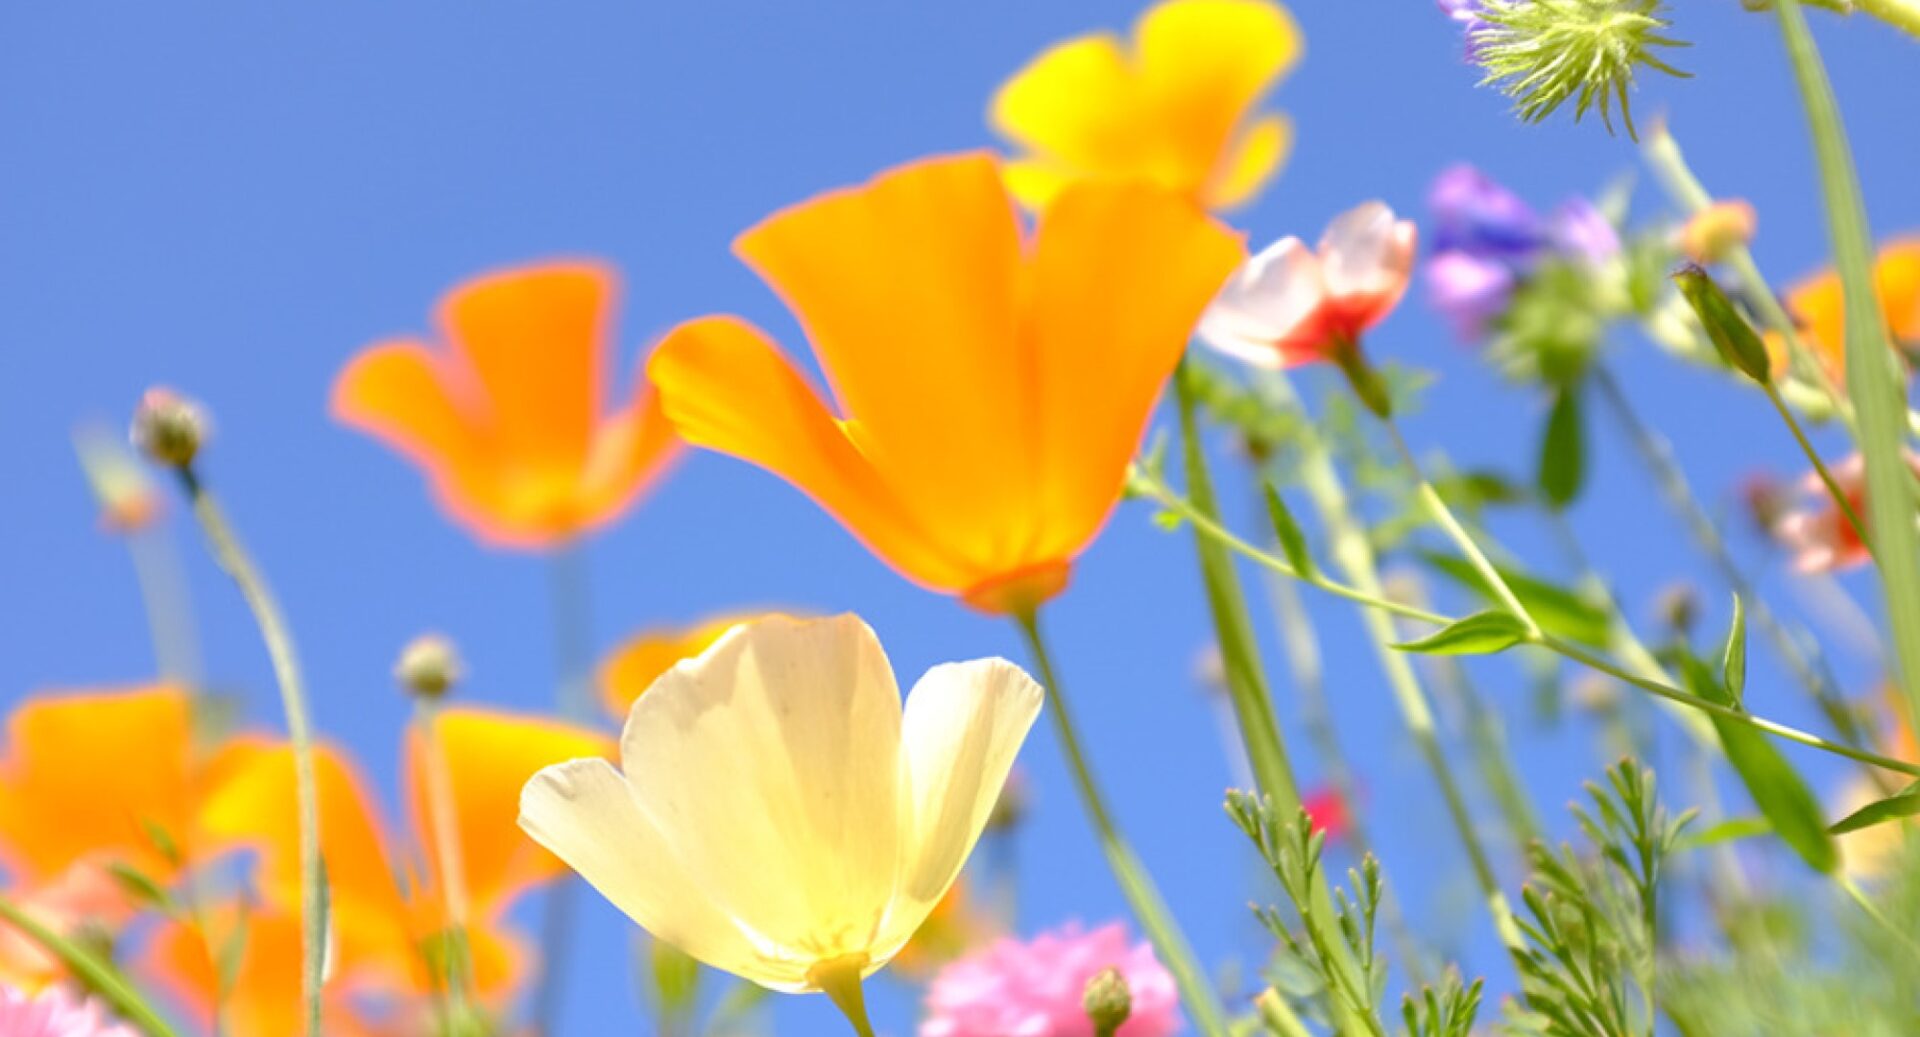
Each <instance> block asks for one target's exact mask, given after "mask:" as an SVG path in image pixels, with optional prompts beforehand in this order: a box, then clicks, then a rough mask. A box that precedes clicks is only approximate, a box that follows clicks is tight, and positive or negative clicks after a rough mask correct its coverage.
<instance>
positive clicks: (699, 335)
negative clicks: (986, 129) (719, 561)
mask: <svg viewBox="0 0 1920 1037" xmlns="http://www.w3.org/2000/svg"><path fill="white" fill-rule="evenodd" d="M734 250H735V252H736V253H737V254H738V255H739V256H740V257H741V258H742V259H744V260H745V261H746V262H747V264H748V265H750V266H752V267H753V268H754V270H755V271H756V272H758V273H759V274H760V276H761V277H762V278H763V279H765V280H766V281H767V282H768V283H770V284H771V285H772V286H773V287H774V289H775V290H776V291H778V292H779V293H780V294H781V296H782V297H783V298H784V299H785V301H786V302H787V305H788V306H789V307H790V308H791V309H792V310H793V311H794V312H795V313H796V314H798V316H799V318H800V322H801V325H802V326H803V327H804V328H805V330H806V332H807V337H808V340H809V342H810V343H811V345H812V347H813V350H814V354H815V355H816V356H817V357H818V359H819V361H820V366H821V367H822V368H823V369H824V370H825V373H826V377H827V380H828V381H829V382H830V383H831V384H832V386H833V389H834V395H835V397H836V399H837V401H838V404H839V411H840V413H839V414H838V415H836V414H835V413H834V412H833V411H832V410H830V409H829V408H828V406H827V405H826V404H825V403H824V402H823V401H822V400H821V399H820V397H819V396H818V395H816V394H815V392H814V390H813V389H812V388H810V387H809V386H808V385H807V382H806V379H805V378H804V377H803V376H802V375H801V374H800V373H799V372H798V371H797V370H795V368H794V366H793V364H792V363H791V362H790V361H788V360H787V359H786V358H784V357H782V356H781V354H780V352H779V350H778V349H777V348H776V347H775V346H774V344H773V343H772V341H771V340H769V339H768V338H767V336H766V335H765V333H763V332H761V331H760V330H759V329H758V328H756V327H754V326H753V325H751V324H748V323H746V322H745V321H743V320H740V319H739V318H736V317H726V316H710V317H703V318H700V319H697V320H693V321H690V322H688V323H685V324H682V325H680V326H679V327H677V328H675V329H673V330H672V331H671V332H669V333H668V334H667V336H666V338H665V339H664V340H663V341H662V342H661V343H660V344H659V346H657V347H656V348H655V349H654V352H653V358H652V360H651V362H650V363H649V364H648V373H649V376H650V377H651V378H652V379H653V382H654V384H655V385H657V386H658V387H659V389H660V393H661V397H662V401H663V404H664V406H665V408H666V411H667V415H668V417H669V418H670V419H671V420H672V421H673V423H674V426H675V427H676V429H677V430H678V431H679V433H680V435H681V436H682V437H684V438H685V439H686V440H687V441H688V442H691V443H694V444H697V445H699V446H703V447H706V448H708V449H711V450H717V451H720V452H721V453H726V454H731V455H733V456H735V457H739V458H741V459H743V460H747V461H751V462H753V463H754V464H757V465H759V466H761V467H763V468H766V469H768V470H769V471H772V472H773V473H775V474H777V475H779V476H781V477H782V478H784V479H786V480H787V481H788V482H790V483H793V484H794V485H796V486H798V487H799V488H800V489H802V490H804V491H805V492H806V493H808V494H809V495H810V496H812V497H813V498H814V500H816V501H817V502H819V503H820V504H821V505H822V506H823V507H825V508H826V509H827V510H828V511H829V512H831V513H833V515H834V516H835V517H836V518H838V519H839V520H840V522H841V523H842V524H843V525H845V526H847V527H848V528H849V529H850V530H852V531H853V533H854V534H855V535H856V536H858V537H859V538H860V539H861V540H862V541H863V542H865V544H866V545H867V547H868V548H869V549H871V550H872V551H873V552H874V553H875V554H877V555H879V556H880V557H881V558H882V559H883V560H885V561H886V562H887V563H888V564H890V565H892V566H893V567H894V568H895V569H898V570H899V571H900V572H901V573H903V574H904V575H906V576H907V577H908V578H909V579H912V580H914V581H916V582H918V583H920V584H922V585H924V586H927V587H931V588H934V589H937V590H941V591H945V592H949V593H955V594H959V595H961V596H962V597H963V598H964V599H965V600H966V601H967V602H968V603H969V604H972V605H974V606H975V607H978V608H981V609H984V610H987V611H993V612H1015V611H1019V610H1022V609H1026V608H1031V607H1034V606H1036V605H1038V604H1039V603H1040V602H1041V601H1044V600H1046V599H1047V598H1048V597H1051V596H1052V595H1053V594H1055V593H1057V592H1058V591H1059V590H1060V589H1061V588H1063V587H1064V586H1065V585H1066V581H1067V576H1068V571H1069V567H1070V564H1071V561H1072V559H1073V558H1074V557H1075V556H1076V555H1077V554H1078V553H1079V552H1080V551H1081V550H1082V549H1083V548H1085V547H1086V545H1087V544H1088V542H1089V541H1091V540H1092V539H1093V537H1094V535H1095V534H1096V533H1097V532H1098V531H1099V529H1100V526H1101V525H1102V523H1104V522H1105V520H1106V517H1107V514H1108V513H1109V512H1110V511H1111V510H1112V508H1113V505H1114V503H1115V502H1116V501H1117V500H1118V499H1119V495H1120V490H1121V486H1122V483H1123V481H1124V479H1125V476H1126V467H1127V463H1128V461H1129V460H1130V459H1131V458H1132V456H1133V452H1134V450H1135V449H1136V448H1137V447H1138V445H1139V442H1140V437H1141V434H1142V432H1143V431H1144V429H1145V426H1146V423H1147V418H1148V416H1149V414H1150V413H1151V411H1152V409H1153V405H1154V401H1155V400H1156V398H1157V397H1158V396H1159V393H1160V389H1161V386H1162V385H1163V383H1164V382H1165V381H1166V378H1167V376H1168V375H1169V374H1170V373H1171V372H1172V370H1173V367H1174V365H1175V363H1177V362H1178V360H1179V358H1180V355H1181V352H1182V351H1183V350H1184V348H1185V346H1186V341H1187V336H1188V334H1189V333H1190V332H1191V331H1192V329H1193V326H1194V323H1195V322H1196V321H1197V320H1198V319H1199V316H1200V313H1201V311H1202V310H1203V309H1204V308H1205V307H1206V304H1207V301H1208V300H1209V299H1210V298H1212V296H1213V293H1214V291H1215V290H1216V289H1218V288H1219V287H1220V285H1221V283H1222V282H1223V281H1225V280H1226V277H1227V275H1228V274H1229V273H1230V272H1232V270H1233V268H1234V267H1235V266H1236V265H1237V264H1238V262H1239V260H1240V258H1241V255H1242V249H1241V246H1240V242H1239V240H1238V239H1237V238H1236V237H1235V236H1234V235H1233V234H1231V233H1230V232H1228V231H1227V230H1226V229H1225V228H1224V227H1222V226H1220V225H1219V224H1218V223H1216V222H1214V221H1212V220H1211V219H1209V218H1207V217H1206V216H1205V215H1204V214H1202V213H1201V212H1199V211H1198V210H1196V209H1195V208H1193V206H1192V205H1191V204H1189V203H1188V202H1186V201H1185V200H1183V199H1181V198H1179V197H1177V196H1175V195H1172V194H1169V193H1167V192H1165V191H1163V190H1159V189H1157V188H1153V187H1150V186H1148V185H1145V184H1140V183H1122V182H1116V181H1097V182H1096V181H1088V182H1085V183H1081V184H1077V185H1075V186H1073V187H1071V188H1069V189H1067V190H1066V191H1064V192H1062V193H1061V194H1060V196H1059V197H1058V198H1057V199H1055V200H1054V202H1053V204H1052V205H1050V206H1048V208H1047V209H1046V211H1045V212H1044V213H1043V214H1042V215H1041V216H1040V217H1039V220H1038V226H1037V227H1036V228H1035V230H1034V231H1033V232H1032V234H1031V235H1023V234H1022V231H1021V226H1020V220H1019V217H1018V215H1017V214H1016V212H1015V210H1014V207H1013V203H1012V200H1011V199H1010V198H1009V197H1008V196H1007V193H1006V189H1005V187H1004V186H1003V184H1002V182H1001V179H1000V176H999V170H998V167H997V165H996V164H995V162H994V161H993V159H992V158H991V157H989V156H987V155H983V154H972V155H959V156H950V157H942V158H933V159H926V160H922V161H919V162H914V163H910V164H908V165H905V166H902V167H900V168H897V169H895V170H892V171H890V172H887V173H883V174H881V175H880V176H878V177H877V178H875V179H874V180H872V181H870V182H869V183H867V184H864V185H862V186H859V187H854V188H848V189H844V190H839V191H833V192H829V193H827V194H824V195H821V196H819V197H817V198H815V199H813V200H811V201H807V202H803V203H801V204H799V205H796V206H794V207H792V208H790V209H786V210H784V211H782V212H779V213H776V214H774V215H773V216H771V217H768V218H767V219H766V220H764V221H762V222H761V223H760V224H759V225H758V226H756V227H754V228H753V229H751V230H749V231H747V232H746V233H745V234H743V235H741V237H740V238H739V239H738V240H737V241H736V242H735V243H734Z"/></svg>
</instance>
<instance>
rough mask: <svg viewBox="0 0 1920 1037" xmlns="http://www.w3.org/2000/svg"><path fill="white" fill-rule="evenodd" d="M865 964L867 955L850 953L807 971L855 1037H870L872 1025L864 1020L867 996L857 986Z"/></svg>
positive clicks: (808, 976) (810, 979)
mask: <svg viewBox="0 0 1920 1037" xmlns="http://www.w3.org/2000/svg"><path fill="white" fill-rule="evenodd" d="M866 965H867V956H866V955H864V954H850V955H845V956H842V957H839V958H834V959H831V960H829V961H823V962H821V963H819V964H818V965H815V966H814V967H813V968H811V969H808V970H807V979H808V980H809V981H811V982H812V983H813V985H814V986H816V987H819V988H820V990H821V991H822V992H823V993H825V994H826V995H827V997H828V998H829V999H831V1000H832V1001H833V1006H834V1007H835V1008H838V1009H840V1014H842V1015H844V1016H846V1017H847V1022H848V1023H850V1024H852V1026H853V1032H854V1034H855V1037H873V1023H872V1021H871V1020H869V1019H868V1018H867V997H866V994H865V992H864V991H863V990H862V989H861V987H860V973H861V972H862V971H863V970H864V969H865V968H866Z"/></svg>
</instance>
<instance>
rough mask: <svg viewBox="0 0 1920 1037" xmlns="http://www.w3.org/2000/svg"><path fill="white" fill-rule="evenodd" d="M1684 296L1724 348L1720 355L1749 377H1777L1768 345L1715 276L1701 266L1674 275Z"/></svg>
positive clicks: (1763, 380) (1711, 336)
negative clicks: (1735, 306)
mask: <svg viewBox="0 0 1920 1037" xmlns="http://www.w3.org/2000/svg"><path fill="white" fill-rule="evenodd" d="M1673 281H1674V283H1675V284H1677V285H1679V286H1680V295H1681V297H1682V298H1684V299H1686V300H1687V305H1688V306H1691V307H1693V315H1694V316H1696V317H1698V318H1700V327H1701V328H1703V329H1705V330H1706V333H1707V340H1708V341H1709V342H1712V343H1713V348H1715V349H1717V350H1719V351H1720V358H1721V359H1722V360H1725V361H1726V362H1727V364H1728V365H1729V366H1731V367H1732V368H1734V369H1735V370H1737V371H1739V372H1740V373H1742V374H1744V375H1746V376H1747V377H1748V378H1751V379H1753V380H1754V381H1756V382H1759V383H1760V384H1761V385H1766V384H1767V383H1769V382H1771V381H1772V380H1773V362H1772V361H1771V360H1769V359H1768V357H1767V347H1766V344H1765V343H1763V342H1761V341H1760V336H1759V334H1758V333H1756V332H1755V331H1754V330H1753V325H1751V324H1748V323H1747V318H1745V317H1743V316H1741V315H1740V311H1739V310H1738V309H1735V308H1734V305H1733V300H1732V299H1729V298H1727V293H1726V292H1723V291H1721V290H1720V286H1719V285H1717V284H1715V283H1714V281H1713V278H1711V277H1709V276H1707V272H1706V271H1705V270H1702V269H1700V268H1699V267H1697V266H1688V267H1687V268H1685V269H1684V270H1681V271H1680V272H1679V273H1677V274H1674V275H1673Z"/></svg>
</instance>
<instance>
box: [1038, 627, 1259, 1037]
mask: <svg viewBox="0 0 1920 1037" xmlns="http://www.w3.org/2000/svg"><path fill="white" fill-rule="evenodd" d="M1014 620H1015V623H1016V624H1017V625H1018V626H1019V627H1020V633H1021V635H1022V636H1023V637H1025V638H1026V642H1027V650H1028V652H1029V653H1030V654H1031V655H1032V656H1033V663H1034V666H1035V667H1036V668H1038V669H1039V671H1040V683H1041V685H1042V686H1043V687H1045V688H1046V691H1047V697H1048V698H1049V699H1051V700H1052V701H1051V702H1049V703H1048V705H1049V707H1050V708H1049V709H1048V710H1047V712H1048V713H1049V714H1050V715H1051V716H1052V717H1053V730H1054V734H1056V735H1057V736H1058V737H1059V739H1060V750H1061V752H1062V754H1063V755H1064V756H1065V757H1066V761H1067V769H1068V770H1069V771H1070V772H1071V773H1072V775H1073V783H1074V787H1075V788H1076V789H1078V790H1079V793H1080V805H1081V807H1082V808H1083V809H1085V811H1086V814H1087V820H1088V821H1089V822H1091V823H1092V824H1093V829H1094V835H1095V836H1096V837H1097V838H1098V839H1099V840H1100V849H1101V851H1102V852H1103V853H1105V855H1106V858H1107V866H1108V867H1109V868H1111V869H1112V870H1113V877H1114V879H1115V880H1116V881H1118V882H1119V883H1120V892H1121V893H1122V894H1123V895H1124V896H1125V897H1126V898H1127V904H1128V905H1129V906H1130V907H1132V908H1133V913H1134V917H1136V918H1138V919H1139V921H1140V928H1141V929H1142V930H1144V931H1145V932H1146V935H1147V940H1148V941H1149V942H1150V943H1152V944H1153V949H1154V951H1155V952H1156V953H1158V954H1159V955H1160V960H1161V962H1162V963H1163V964H1165V965H1166V967H1167V971H1169V972H1171V973H1172V974H1173V981H1174V985H1175V986H1177V987H1178V988H1179V989H1180V999H1181V1001H1182V1002H1184V1003H1185V1004H1186V1006H1187V1011H1189V1012H1191V1013H1192V1014H1193V1021H1194V1026H1195V1027H1197V1028H1198V1029H1199V1030H1200V1032H1201V1033H1203V1034H1206V1035H1207V1037H1226V1034H1227V1032H1228V1027H1227V1021H1226V1013H1225V1012H1224V1011H1223V1010H1222V1009H1221V1007H1220V1002H1219V998H1218V996H1217V995H1216V994H1215V993H1214V990H1213V986H1212V984H1211V983H1210V982H1208V980H1207V976H1206V972H1205V970H1204V969H1202V968H1201V967H1200V963H1199V960H1198V959H1197V958H1196V957H1195V955H1194V953H1193V947H1192V945H1191V944H1189V943H1188V942H1187V938H1186V935H1185V934H1184V933H1182V932H1181V931H1180V926H1179V923H1178V922H1176V921H1175V920H1174V917H1173V913H1172V912H1171V911H1169V910H1168V909H1167V905H1166V901H1165V900H1163V899H1162V898H1161V896H1160V891H1159V889H1157V888H1156V887H1155V886H1154V883H1153V877H1152V876H1151V875H1149V874H1148V873H1147V869H1146V866H1145V865H1144V864H1142V863H1141V862H1140V858H1139V857H1138V856H1137V855H1135V854H1134V852H1133V847H1131V846H1129V845H1128V844H1127V841H1126V838H1125V837H1124V836H1122V835H1121V834H1120V829H1119V826H1117V825H1116V824H1115V823H1114V820H1113V814H1112V812H1111V811H1109V810H1108V809H1107V802H1106V798H1105V797H1104V796H1103V795H1101V792H1100V787H1099V785H1097V784H1096V783H1095V782H1094V778H1093V770H1092V768H1091V767H1090V766H1089V765H1088V763H1087V756H1086V751H1085V750H1084V749H1083V748H1082V747H1081V744H1080V733H1079V729H1078V728H1077V727H1076V726H1075V725H1074V722H1073V711H1072V709H1071V708H1070V707H1069V706H1068V704H1067V698H1066V695H1065V694H1064V693H1063V691H1062V688H1061V684H1060V679H1059V676H1058V675H1057V674H1056V673H1055V671H1054V667H1053V657H1052V655H1051V653H1049V652H1048V651H1047V643H1046V640H1045V638H1043V637H1042V636H1041V634H1040V619H1039V616H1038V614H1037V613H1035V612H1033V611H1027V612H1023V613H1020V614H1018V615H1016V616H1015V617H1014Z"/></svg>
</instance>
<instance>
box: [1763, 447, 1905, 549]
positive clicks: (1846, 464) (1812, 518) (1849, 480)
mask: <svg viewBox="0 0 1920 1037" xmlns="http://www.w3.org/2000/svg"><path fill="white" fill-rule="evenodd" d="M1907 467H1909V468H1912V469H1913V470H1914V474H1915V475H1920V457H1915V456H1914V455H1913V454H1908V455H1907ZM1828 470H1829V471H1831V472H1832V473H1833V481H1834V482H1835V483H1836V484H1838V485H1839V487H1840V492H1841V493H1843V494H1845V495H1846V498H1847V504H1848V505H1849V506H1851V507H1852V508H1853V513H1854V514H1855V515H1857V516H1859V517H1860V521H1862V522H1865V521H1866V520H1867V463H1866V459H1865V458H1864V457H1862V456H1860V455H1859V454H1854V455H1853V456H1852V457H1849V458H1847V459H1846V460H1844V461H1842V462H1840V463H1839V464H1837V465H1830V466H1828ZM1799 496H1800V501H1799V503H1797V504H1795V505H1794V506H1793V507H1791V508H1788V509H1787V510H1786V511H1785V513H1783V514H1782V515H1781V516H1780V517H1779V519H1778V520H1777V521H1775V522H1774V524H1773V535H1774V538H1775V539H1777V540H1779V541H1780V543H1781V544H1783V545H1785V546H1786V548H1787V550H1789V551H1791V552H1793V567H1794V568H1796V569H1798V570H1800V571H1801V572H1803V573H1821V572H1840V571H1842V570H1846V569H1852V568H1856V567H1858V566H1861V565H1865V564H1866V563H1867V562H1868V561H1869V560H1871V559H1872V558H1873V554H1872V552H1870V551H1869V550H1868V549H1867V545H1866V542H1865V541H1863V540H1861V539H1860V533H1859V531H1858V530H1856V529H1854V528H1853V523H1852V522H1850V521H1848V519H1847V516H1846V515H1845V513H1843V512H1842V511H1841V510H1840V508H1839V506H1838V505H1837V504H1835V503H1834V501H1833V495H1832V494H1830V493H1828V492H1827V487H1826V484H1825V483H1824V482H1822V481H1821V479H1820V473H1818V472H1808V473H1807V474H1806V476H1805V477H1804V478H1802V479H1801V480H1800V486H1799Z"/></svg>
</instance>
